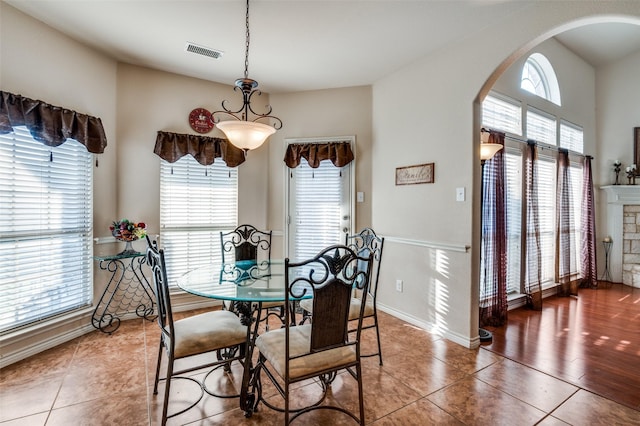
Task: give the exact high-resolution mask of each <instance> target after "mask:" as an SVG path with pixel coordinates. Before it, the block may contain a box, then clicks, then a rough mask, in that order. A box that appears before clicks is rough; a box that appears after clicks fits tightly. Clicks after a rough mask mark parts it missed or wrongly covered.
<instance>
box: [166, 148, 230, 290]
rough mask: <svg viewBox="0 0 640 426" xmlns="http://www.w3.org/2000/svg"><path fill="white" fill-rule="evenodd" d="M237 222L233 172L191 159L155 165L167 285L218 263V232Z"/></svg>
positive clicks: (219, 164) (217, 163) (219, 162)
mask: <svg viewBox="0 0 640 426" xmlns="http://www.w3.org/2000/svg"><path fill="white" fill-rule="evenodd" d="M237 222H238V170H237V168H230V167H227V166H226V164H225V163H224V161H222V160H221V159H220V158H216V161H215V163H213V164H212V165H211V166H206V167H205V166H202V165H201V164H199V163H198V162H197V161H196V160H195V159H194V158H193V157H191V156H190V155H187V156H184V157H182V158H181V159H179V160H178V161H176V162H175V163H168V162H167V161H164V160H162V161H161V165H160V233H161V241H162V247H163V248H164V250H165V256H166V262H167V274H168V277H167V278H168V280H169V283H170V284H174V281H175V279H176V278H178V277H179V276H181V275H182V274H184V273H185V272H187V271H189V270H191V269H193V268H196V267H199V266H204V265H206V264H208V263H210V262H211V261H220V260H221V254H220V231H229V230H232V229H234V228H235V227H236V226H237Z"/></svg>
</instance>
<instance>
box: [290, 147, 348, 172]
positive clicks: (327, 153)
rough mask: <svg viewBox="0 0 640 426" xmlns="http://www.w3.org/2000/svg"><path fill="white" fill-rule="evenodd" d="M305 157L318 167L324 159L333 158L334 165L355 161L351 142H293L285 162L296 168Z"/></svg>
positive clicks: (339, 165) (314, 166)
mask: <svg viewBox="0 0 640 426" xmlns="http://www.w3.org/2000/svg"><path fill="white" fill-rule="evenodd" d="M302 158H304V159H305V160H307V162H308V163H309V166H310V167H311V168H314V169H317V168H318V167H319V166H320V162H321V161H322V160H331V162H332V163H333V165H334V166H336V167H343V166H346V165H347V164H349V163H350V162H352V161H353V151H351V144H350V143H349V142H346V141H345V142H321V143H302V144H298V143H292V144H290V145H289V146H288V147H287V152H286V153H285V155H284V162H285V164H286V165H287V166H288V167H289V168H291V169H294V168H296V167H298V166H299V165H300V160H301V159H302Z"/></svg>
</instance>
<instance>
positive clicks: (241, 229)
mask: <svg viewBox="0 0 640 426" xmlns="http://www.w3.org/2000/svg"><path fill="white" fill-rule="evenodd" d="M272 233H273V231H260V230H259V229H257V228H256V227H255V226H253V225H247V224H245V225H240V226H238V227H236V228H235V229H234V230H233V231H230V232H220V247H221V250H222V263H225V262H234V261H241V260H242V261H255V262H256V263H258V262H260V263H262V262H265V263H268V262H269V261H270V260H271V236H272ZM223 307H224V308H225V309H227V310H231V311H233V305H232V304H231V303H230V302H223ZM262 309H263V311H264V312H266V315H264V316H261V317H260V321H264V322H265V324H266V329H267V330H268V329H269V322H268V319H269V317H270V316H275V317H277V318H278V319H279V320H280V321H283V318H284V304H283V303H282V302H268V303H263V304H262Z"/></svg>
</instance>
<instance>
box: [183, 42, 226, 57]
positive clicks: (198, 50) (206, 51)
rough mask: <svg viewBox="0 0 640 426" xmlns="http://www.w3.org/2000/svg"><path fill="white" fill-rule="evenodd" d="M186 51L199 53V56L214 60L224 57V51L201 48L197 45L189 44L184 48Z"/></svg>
mask: <svg viewBox="0 0 640 426" xmlns="http://www.w3.org/2000/svg"><path fill="white" fill-rule="evenodd" d="M184 50H186V51H187V52H191V53H197V54H198V55H204V56H208V57H210V58H213V59H218V58H219V57H221V56H222V55H223V53H224V52H223V51H222V50H216V49H211V48H210V47H204V46H199V45H197V44H195V43H191V42H190V41H188V42H187V45H186V46H185V47H184Z"/></svg>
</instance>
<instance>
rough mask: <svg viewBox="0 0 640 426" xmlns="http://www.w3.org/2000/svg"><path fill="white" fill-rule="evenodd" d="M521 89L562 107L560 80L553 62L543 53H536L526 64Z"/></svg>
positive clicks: (523, 68)
mask: <svg viewBox="0 0 640 426" xmlns="http://www.w3.org/2000/svg"><path fill="white" fill-rule="evenodd" d="M520 88H521V89H523V90H526V91H527V92H529V93H533V94H534V95H537V96H539V97H541V98H543V99H546V100H548V101H550V102H553V103H554V104H556V105H561V102H560V87H559V85H558V78H557V77H556V73H555V71H554V70H553V66H552V65H551V62H549V60H548V59H547V58H546V57H545V56H544V55H543V54H541V53H534V54H533V55H531V56H529V57H528V58H527V61H526V62H525V63H524V66H523V67H522V78H521V79H520Z"/></svg>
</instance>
